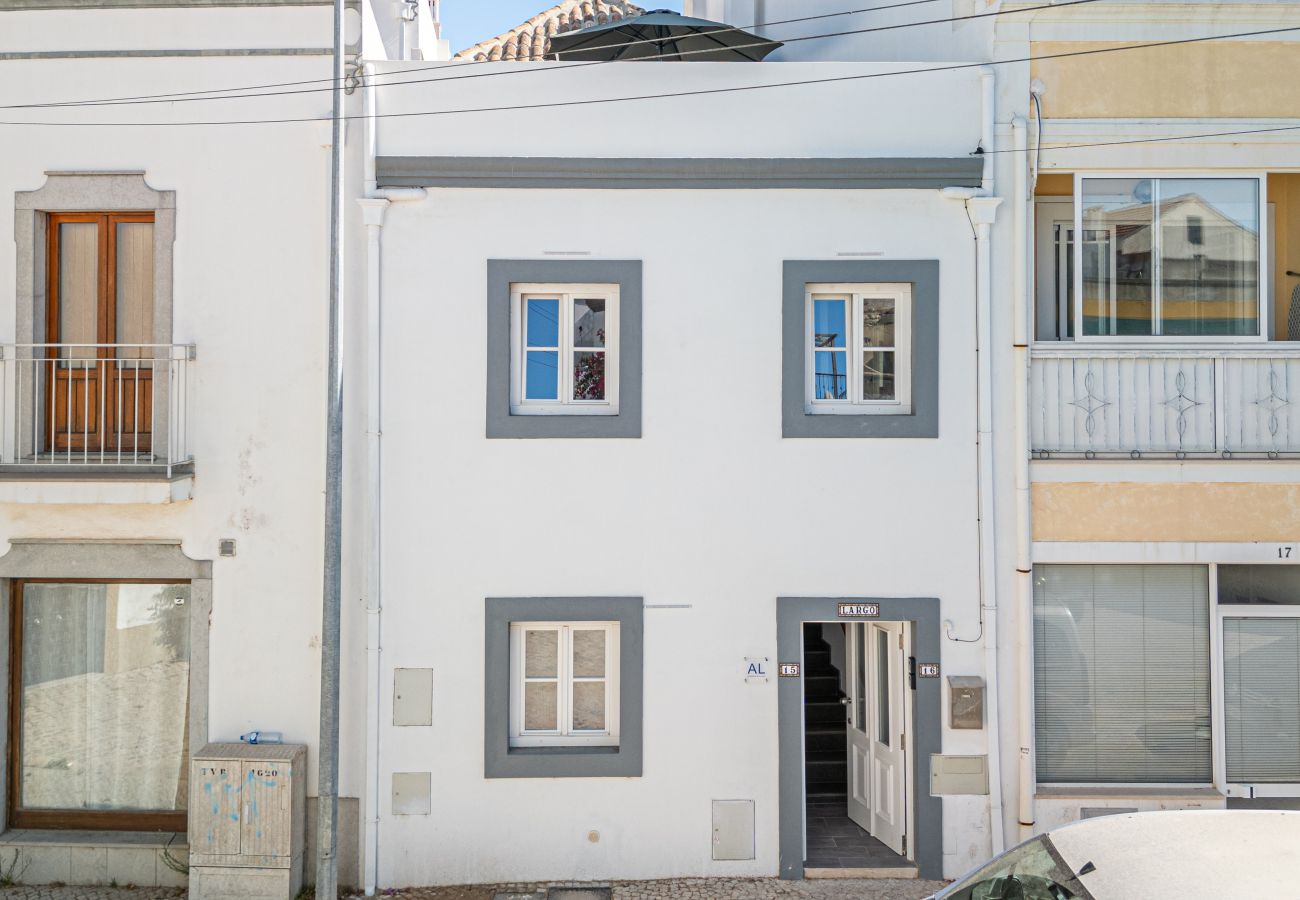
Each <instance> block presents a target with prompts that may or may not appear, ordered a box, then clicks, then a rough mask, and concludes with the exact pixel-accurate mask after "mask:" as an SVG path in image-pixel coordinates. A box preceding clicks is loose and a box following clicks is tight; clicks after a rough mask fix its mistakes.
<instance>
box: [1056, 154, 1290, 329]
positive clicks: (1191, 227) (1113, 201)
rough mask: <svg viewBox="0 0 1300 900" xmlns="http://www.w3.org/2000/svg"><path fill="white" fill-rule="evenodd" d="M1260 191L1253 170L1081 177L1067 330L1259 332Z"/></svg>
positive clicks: (1076, 204) (1261, 205)
mask: <svg viewBox="0 0 1300 900" xmlns="http://www.w3.org/2000/svg"><path fill="white" fill-rule="evenodd" d="M1262 194H1263V183H1262V180H1261V179H1259V178H1116V177H1103V178H1094V177H1089V176H1081V177H1079V178H1078V179H1077V182H1076V196H1075V212H1074V216H1075V221H1074V228H1073V234H1072V235H1071V236H1070V237H1071V241H1072V243H1073V247H1072V253H1073V260H1072V262H1073V265H1072V266H1071V267H1070V268H1071V271H1070V275H1071V276H1072V281H1073V285H1072V287H1073V290H1072V291H1071V294H1072V297H1081V298H1082V302H1081V303H1077V304H1072V306H1073V309H1072V315H1073V319H1074V321H1073V322H1072V326H1073V327H1072V328H1071V329H1070V331H1071V332H1072V334H1077V335H1081V336H1082V337H1084V338H1125V337H1156V336H1158V337H1169V338H1175V339H1186V338H1211V337H1226V336H1234V337H1240V336H1250V337H1255V336H1258V335H1259V334H1260V321H1261V297H1262V291H1261V285H1262V284H1264V283H1265V282H1264V272H1263V270H1262V268H1261V266H1262V264H1263V254H1261V252H1260V246H1261V235H1262V228H1261V224H1262V223H1261V215H1260V210H1261V209H1262V208H1263V200H1262ZM1079 234H1081V235H1082V237H1083V239H1082V240H1081V241H1079V240H1073V235H1079ZM1041 264H1042V263H1041V261H1040V267H1041Z"/></svg>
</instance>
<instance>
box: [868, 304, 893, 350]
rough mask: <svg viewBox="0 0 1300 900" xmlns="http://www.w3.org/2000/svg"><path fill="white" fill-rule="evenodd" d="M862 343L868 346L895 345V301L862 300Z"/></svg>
mask: <svg viewBox="0 0 1300 900" xmlns="http://www.w3.org/2000/svg"><path fill="white" fill-rule="evenodd" d="M862 344H863V346H866V347H892V346H894V301H893V300H872V299H871V298H870V297H868V298H866V299H865V300H863V301H862Z"/></svg>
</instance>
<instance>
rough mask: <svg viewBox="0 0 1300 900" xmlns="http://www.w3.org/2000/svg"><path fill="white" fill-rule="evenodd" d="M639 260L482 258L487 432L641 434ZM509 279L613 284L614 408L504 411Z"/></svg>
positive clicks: (541, 435)
mask: <svg viewBox="0 0 1300 900" xmlns="http://www.w3.org/2000/svg"><path fill="white" fill-rule="evenodd" d="M641 268H642V266H641V261H640V260H639V259H636V260H616V259H489V260H488V261H487V437H488V438H639V437H641ZM514 284H617V285H618V288H619V313H618V316H619V318H618V329H619V333H618V393H619V397H618V412H617V413H616V414H614V415H605V416H593V415H565V414H552V415H545V416H536V415H512V414H511V412H510V384H511V377H512V374H511V366H513V365H514V360H513V359H512V358H511V357H512V353H511V345H510V293H511V285H514Z"/></svg>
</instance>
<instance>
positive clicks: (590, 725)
mask: <svg viewBox="0 0 1300 900" xmlns="http://www.w3.org/2000/svg"><path fill="white" fill-rule="evenodd" d="M573 730H574V731H604V730H605V682H603V681H578V682H574V685H573Z"/></svg>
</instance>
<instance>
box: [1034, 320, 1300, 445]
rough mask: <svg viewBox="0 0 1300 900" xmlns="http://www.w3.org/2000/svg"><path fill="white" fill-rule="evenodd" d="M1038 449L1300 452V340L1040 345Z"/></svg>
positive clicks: (1036, 384)
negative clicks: (1177, 344)
mask: <svg viewBox="0 0 1300 900" xmlns="http://www.w3.org/2000/svg"><path fill="white" fill-rule="evenodd" d="M1029 380H1030V384H1029V397H1030V401H1029V402H1030V409H1029V418H1030V441H1031V444H1030V446H1031V449H1032V452H1033V455H1034V456H1035V457H1036V458H1039V459H1047V458H1061V457H1064V458H1070V457H1076V458H1077V457H1084V458H1089V459H1092V458H1123V459H1150V458H1157V459H1158V458H1174V459H1188V458H1207V457H1217V458H1224V459H1231V458H1269V459H1278V458H1285V457H1291V458H1296V457H1300V344H1297V343H1289V342H1285V343H1267V342H1257V343H1232V344H1215V345H1206V344H1198V345H1195V346H1187V347H1182V348H1178V347H1160V348H1152V347H1149V346H1142V347H1137V346H1132V345H1130V347H1098V346H1096V345H1092V346H1088V345H1080V344H1068V343H1064V342H1062V343H1061V344H1056V345H1046V346H1045V345H1043V344H1038V345H1035V347H1034V348H1033V350H1032V351H1031V365H1030V376H1029Z"/></svg>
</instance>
